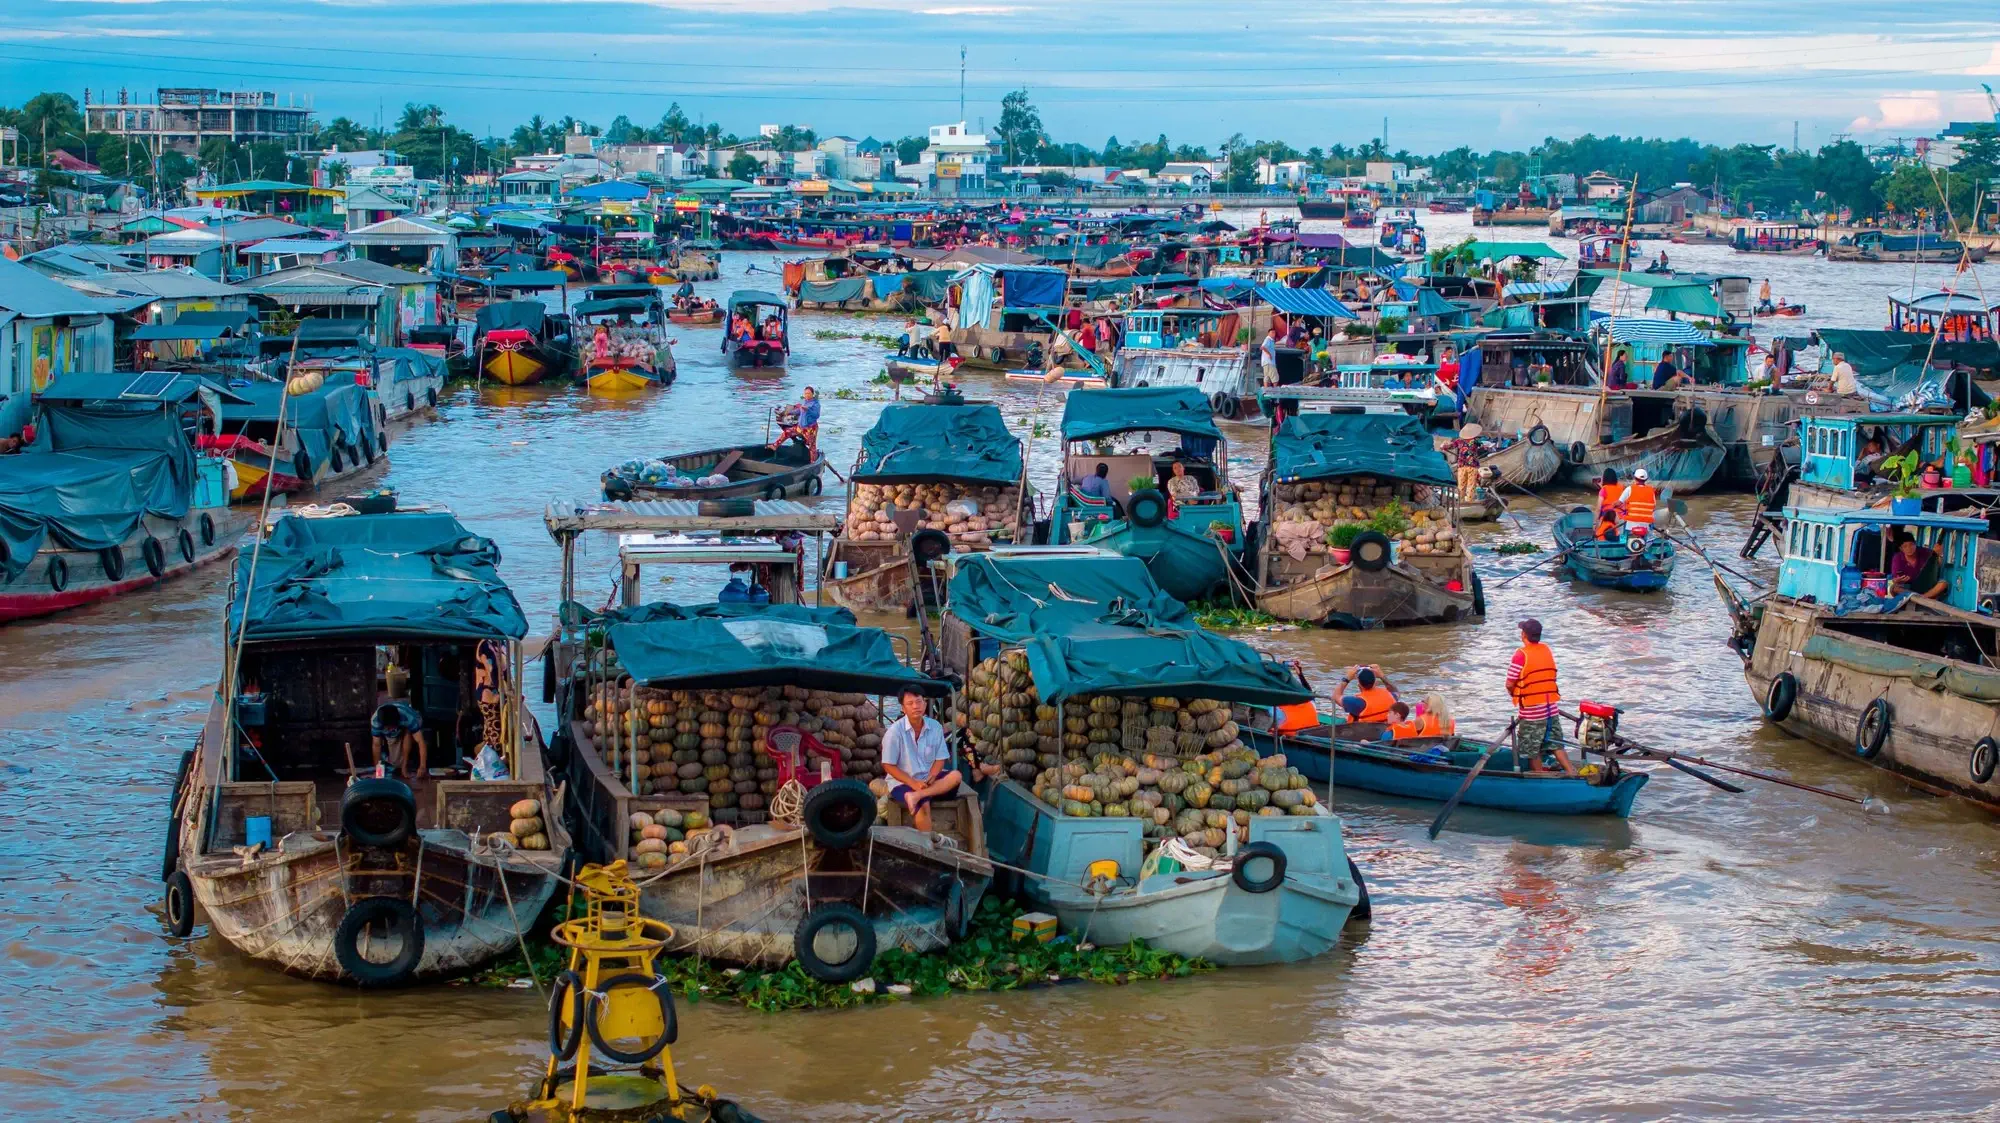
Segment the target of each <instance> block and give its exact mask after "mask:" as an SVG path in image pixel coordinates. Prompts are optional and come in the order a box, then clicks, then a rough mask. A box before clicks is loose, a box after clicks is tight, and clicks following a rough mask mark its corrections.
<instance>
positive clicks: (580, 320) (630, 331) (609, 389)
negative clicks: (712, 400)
mask: <svg viewBox="0 0 2000 1123" xmlns="http://www.w3.org/2000/svg"><path fill="white" fill-rule="evenodd" d="M612 287H617V288H627V287H631V286H623V285H621V286H609V285H599V286H596V288H599V289H603V288H612ZM641 287H644V288H647V289H649V290H650V289H651V288H652V286H650V285H646V286H641ZM593 291H595V290H593ZM665 307H666V306H665V305H664V304H663V303H662V302H661V301H660V299H659V296H658V294H657V292H655V293H654V295H653V296H652V298H651V299H647V298H644V297H639V296H608V297H603V298H596V297H593V298H591V299H587V300H580V301H578V302H577V303H576V305H575V307H573V308H571V309H570V317H571V321H572V323H573V324H574V325H575V329H574V330H575V332H576V336H577V341H578V342H577V365H578V366H579V367H581V368H582V369H583V377H584V383H585V385H587V386H589V387H590V389H592V390H593V391H597V392H600V393H617V392H621V391H622V392H629V391H636V390H648V389H652V388H655V387H660V386H671V385H673V381H674V375H675V373H676V367H675V363H674V348H673V344H672V343H671V341H669V340H668V339H667V329H666V324H665V322H664V311H665Z"/></svg>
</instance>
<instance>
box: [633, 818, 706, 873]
mask: <svg viewBox="0 0 2000 1123" xmlns="http://www.w3.org/2000/svg"><path fill="white" fill-rule="evenodd" d="M708 827H709V822H708V816H706V815H704V814H702V813H701V812H699V811H687V812H681V811H676V810H674V809H673V808H671V807H665V808H661V809H660V810H658V811H652V812H647V811H634V812H632V823H631V829H632V860H633V862H634V863H635V864H637V865H638V867H639V868H640V869H661V868H663V867H665V866H666V865H667V864H668V863H669V862H672V861H674V860H676V859H678V858H679V857H680V856H682V855H684V854H686V853H687V852H688V840H689V839H691V838H698V837H700V836H701V835H702V834H704V833H706V832H707V830H708Z"/></svg>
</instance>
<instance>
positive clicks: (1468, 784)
mask: <svg viewBox="0 0 2000 1123" xmlns="http://www.w3.org/2000/svg"><path fill="white" fill-rule="evenodd" d="M1520 723H1521V719H1520V717H1519V716H1518V715H1517V716H1516V717H1515V718H1514V720H1513V721H1510V722H1508V723H1507V732H1506V733H1502V734H1501V735H1500V739H1499V740H1498V741H1495V742H1494V743H1493V747H1492V748H1490V749H1488V750H1486V752H1485V754H1484V755H1482V756H1481V757H1480V758H1479V761H1478V763H1476V764H1474V765H1473V766H1472V771H1470V772H1467V773H1466V774H1465V782H1464V783H1462V784H1460V785H1459V786H1458V790H1457V791H1455V792H1453V793H1451V798H1450V799H1448V800H1445V802H1444V810H1442V811H1439V812H1438V814H1437V818H1435V819H1432V820H1431V830H1430V837H1431V838H1432V839H1433V840H1435V839H1436V838H1437V836H1438V832H1439V831H1441V830H1443V829H1444V821H1445V820H1446V819H1449V818H1451V813H1452V812H1454V811H1456V810H1458V801H1459V800H1461V799H1464V798H1465V793H1466V792H1468V791H1470V790H1472V782H1473V781H1474V780H1477V779H1479V774H1480V773H1481V772H1484V771H1486V762H1487V761H1489V760H1492V759H1493V754H1494V753H1497V752H1499V751H1500V750H1501V749H1502V748H1505V747H1506V744H1507V738H1508V736H1509V735H1511V734H1512V733H1513V732H1514V727H1515V726H1516V725H1519V724H1520Z"/></svg>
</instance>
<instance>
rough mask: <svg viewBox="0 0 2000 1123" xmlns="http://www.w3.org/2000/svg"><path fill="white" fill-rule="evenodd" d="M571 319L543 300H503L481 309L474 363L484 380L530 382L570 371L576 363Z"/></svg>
mask: <svg viewBox="0 0 2000 1123" xmlns="http://www.w3.org/2000/svg"><path fill="white" fill-rule="evenodd" d="M575 358H576V356H575V353H574V349H573V348H572V346H571V343H570V328H569V319H568V317H566V316H556V315H551V314H550V313H549V310H548V309H547V308H546V307H545V306H544V305H543V304H542V303H541V302H540V301H538V300H503V301H500V302H499V303H496V304H488V305H486V306H485V307H483V308H481V309H480V310H479V315H478V319H477V321H476V322H475V324H474V327H473V331H472V365H473V368H474V369H475V370H477V371H478V372H479V377H481V378H491V379H493V380H494V381H496V382H499V383H500V384H501V385H503V386H528V385H532V384H534V383H537V382H542V381H545V380H549V379H555V378H562V377H564V376H565V375H567V374H568V373H569V372H570V370H571V368H572V365H573V363H574V362H575Z"/></svg>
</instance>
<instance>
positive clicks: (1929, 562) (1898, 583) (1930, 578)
mask: <svg viewBox="0 0 2000 1123" xmlns="http://www.w3.org/2000/svg"><path fill="white" fill-rule="evenodd" d="M1889 588H1890V589H1891V590H1893V591H1895V592H1898V593H1915V594H1916V595H1917V596H1920V597H1930V598H1932V599H1936V598H1938V597H1941V596H1943V595H1944V594H1945V591H1946V590H1947V589H1949V588H1951V582H1949V581H1947V580H1945V579H1944V574H1943V572H1942V567H1940V566H1939V564H1938V556H1937V551H1936V550H1932V549H1930V548H1929V547H1926V546H1919V545H1917V540H1916V539H1915V538H1914V537H1912V536H1911V535H1910V532H1909V531H1904V532H1902V533H1901V534H1898V535H1897V536H1896V556H1894V557H1892V558H1890V559H1889Z"/></svg>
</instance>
